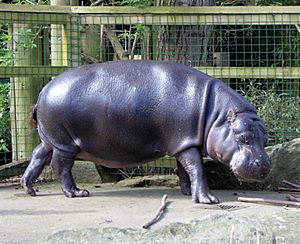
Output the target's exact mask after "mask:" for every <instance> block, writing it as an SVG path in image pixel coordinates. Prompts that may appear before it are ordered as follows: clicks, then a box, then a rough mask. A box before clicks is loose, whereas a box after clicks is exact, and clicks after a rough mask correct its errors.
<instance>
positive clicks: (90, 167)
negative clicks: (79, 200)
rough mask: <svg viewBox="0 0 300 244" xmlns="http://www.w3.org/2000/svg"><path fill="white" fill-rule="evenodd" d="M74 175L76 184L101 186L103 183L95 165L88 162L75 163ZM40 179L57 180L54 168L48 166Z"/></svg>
mask: <svg viewBox="0 0 300 244" xmlns="http://www.w3.org/2000/svg"><path fill="white" fill-rule="evenodd" d="M72 174H73V177H74V179H75V182H76V183H86V184H99V183H102V180H101V177H100V175H99V173H98V171H97V169H96V166H95V164H94V163H91V162H88V161H75V163H74V166H73V168H72ZM40 178H42V179H43V178H44V179H56V175H55V174H54V172H53V170H52V168H51V167H50V166H46V167H45V169H44V170H43V172H42V174H41V176H40Z"/></svg>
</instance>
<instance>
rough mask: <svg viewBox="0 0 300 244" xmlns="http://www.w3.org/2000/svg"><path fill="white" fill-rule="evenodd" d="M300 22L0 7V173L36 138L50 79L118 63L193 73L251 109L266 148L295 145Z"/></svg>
mask: <svg viewBox="0 0 300 244" xmlns="http://www.w3.org/2000/svg"><path fill="white" fill-rule="evenodd" d="M299 13H300V7H295V6H292V7H251V8H249V7H192V8H191V7H156V8H155V7H153V8H152V7H150V8H144V9H139V8H132V7H99V8H95V7H59V6H25V5H21V6H20V5H19V6H14V5H4V4H0V104H1V108H0V165H1V164H5V163H8V162H11V161H17V160H28V159H29V158H30V157H31V152H32V149H33V148H34V147H35V146H36V144H37V143H38V137H37V133H36V131H35V130H32V129H29V128H28V126H27V116H28V114H29V112H30V109H31V106H32V105H33V104H34V103H35V102H36V99H37V95H38V93H39V91H40V90H41V89H42V87H43V86H44V85H45V84H46V83H47V82H49V80H51V77H54V76H56V75H58V74H59V73H60V72H62V71H63V70H65V69H67V68H69V67H76V66H79V65H82V64H88V63H98V62H106V61H110V60H118V59H151V60H166V61H172V62H177V63H182V64H185V65H189V66H193V67H194V68H196V69H198V70H200V71H203V72H205V73H207V74H209V75H211V76H214V77H217V78H220V79H222V80H223V81H224V82H226V83H227V84H229V85H230V86H231V87H232V88H234V89H236V90H237V91H239V92H240V93H242V94H243V95H244V96H246V97H247V98H248V99H249V100H250V101H251V102H252V103H253V104H255V105H256V107H257V109H258V113H259V114H260V116H261V117H262V118H263V119H264V120H265V122H266V124H267V127H268V133H269V144H275V143H279V142H284V141H288V140H291V139H293V138H296V137H299V135H300V128H299V121H300V113H299V107H300V99H299V83H300V82H299V80H300V15H299ZM8 91H9V93H8ZM166 162H167V161H166ZM168 162H169V161H168Z"/></svg>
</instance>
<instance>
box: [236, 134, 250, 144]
mask: <svg viewBox="0 0 300 244" xmlns="http://www.w3.org/2000/svg"><path fill="white" fill-rule="evenodd" d="M252 140H253V135H252V133H247V132H246V133H242V134H240V135H239V136H238V141H240V142H241V143H243V144H246V145H249V144H251V143H252Z"/></svg>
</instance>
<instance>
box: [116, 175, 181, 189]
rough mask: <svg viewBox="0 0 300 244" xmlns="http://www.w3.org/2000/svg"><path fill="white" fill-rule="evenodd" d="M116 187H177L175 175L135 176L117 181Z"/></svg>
mask: <svg viewBox="0 0 300 244" xmlns="http://www.w3.org/2000/svg"><path fill="white" fill-rule="evenodd" d="M117 185H118V186H122V187H145V186H165V187H176V186H178V176H177V175H149V176H137V177H132V178H127V179H125V180H122V181H119V182H118V183H117Z"/></svg>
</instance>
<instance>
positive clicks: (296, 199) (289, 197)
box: [286, 195, 300, 202]
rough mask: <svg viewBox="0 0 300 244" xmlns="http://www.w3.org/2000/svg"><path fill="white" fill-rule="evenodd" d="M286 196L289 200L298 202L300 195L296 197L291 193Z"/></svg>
mask: <svg viewBox="0 0 300 244" xmlns="http://www.w3.org/2000/svg"><path fill="white" fill-rule="evenodd" d="M286 198H287V199H288V200H289V201H293V202H300V197H296V196H293V195H288V196H287V197H286Z"/></svg>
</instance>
